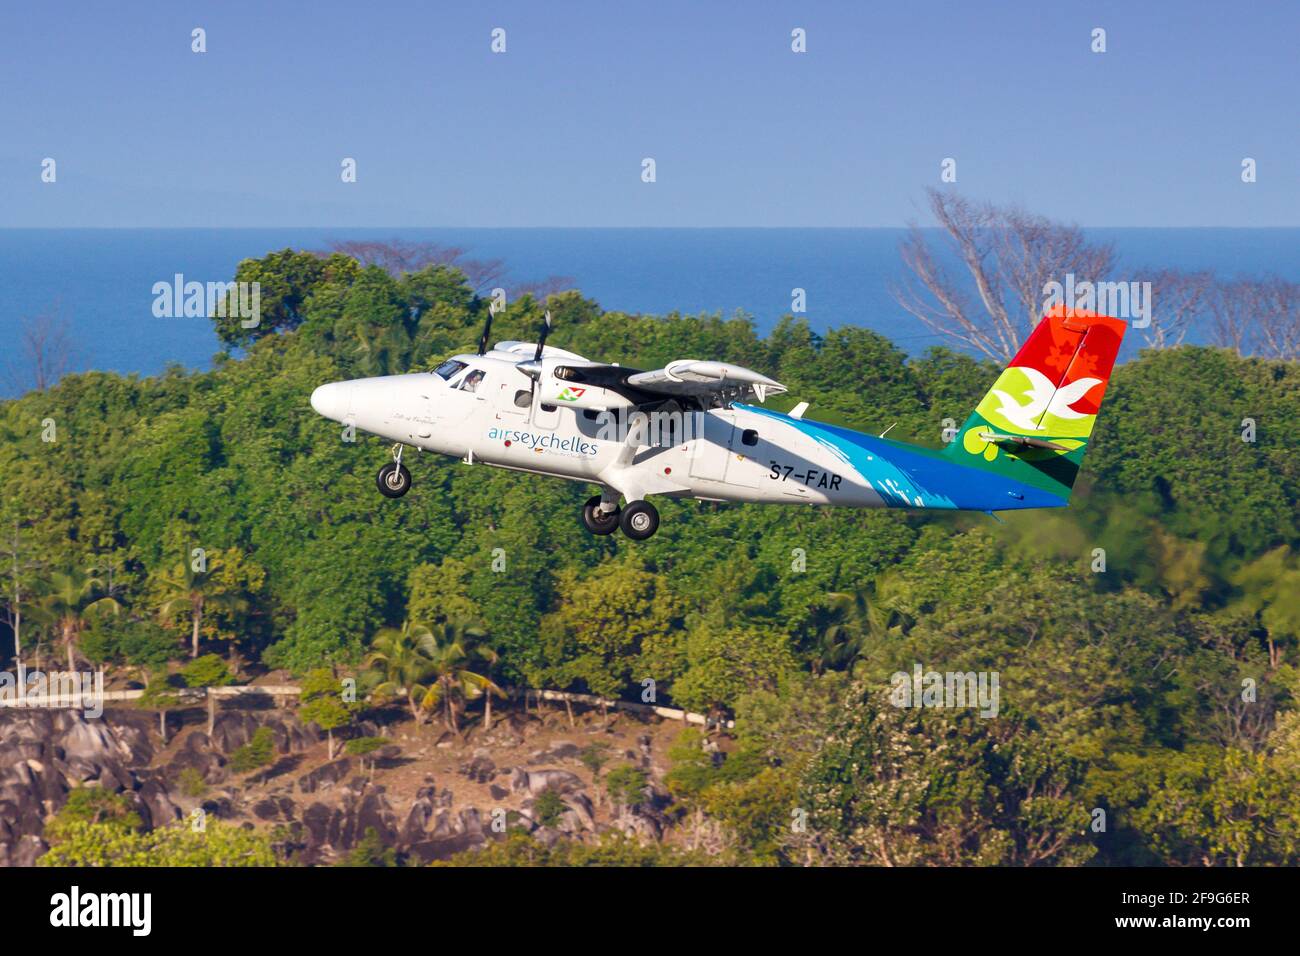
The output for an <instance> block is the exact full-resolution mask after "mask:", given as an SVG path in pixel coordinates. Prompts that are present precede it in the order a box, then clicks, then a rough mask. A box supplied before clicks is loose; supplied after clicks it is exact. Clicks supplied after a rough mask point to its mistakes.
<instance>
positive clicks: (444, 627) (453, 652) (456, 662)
mask: <svg viewBox="0 0 1300 956" xmlns="http://www.w3.org/2000/svg"><path fill="white" fill-rule="evenodd" d="M480 634H481V632H480V631H478V630H476V629H475V628H473V627H470V626H468V625H466V624H464V623H462V622H459V621H449V622H446V623H444V624H440V625H438V632H437V633H436V634H435V633H434V631H432V630H430V629H429V628H428V627H427V626H426V625H424V624H413V623H411V622H410V621H406V622H404V623H403V624H402V626H401V627H400V628H393V627H386V628H384V629H383V630H381V631H379V632H378V633H377V634H376V635H375V639H374V641H372V642H371V648H372V650H371V652H370V654H369V655H368V656H367V657H366V667H367V668H369V669H371V670H374V671H376V672H378V673H379V675H380V676H381V677H382V683H380V684H379V685H378V686H376V687H375V688H374V693H375V694H378V695H380V696H385V695H387V694H393V695H396V696H405V697H406V700H407V706H408V707H410V710H411V716H412V717H413V718H414V719H415V720H416V722H417V723H418V722H420V721H421V720H423V717H424V714H425V713H427V712H429V711H432V710H434V709H435V708H437V707H438V706H439V705H441V706H442V708H443V719H444V720H445V721H446V723H447V727H448V729H450V730H451V731H453V732H454V733H460V725H459V722H458V721H457V720H456V698H457V697H458V696H459V697H462V698H464V699H465V700H474V699H476V698H477V697H479V696H480V695H482V694H489V695H492V694H495V695H496V696H498V697H503V696H505V692H504V691H503V690H501V688H500V687H498V686H497V685H496V684H495V683H493V682H492V681H491V680H489V679H488V678H486V677H484V676H482V675H481V674H476V673H474V672H473V671H471V670H470V669H469V668H468V666H466V662H467V661H468V657H469V655H468V654H467V653H466V651H465V647H466V645H467V644H468V643H469V641H470V640H472V639H473V638H474V637H477V636H479V635H480Z"/></svg>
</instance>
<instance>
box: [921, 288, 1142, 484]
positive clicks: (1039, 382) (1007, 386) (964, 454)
mask: <svg viewBox="0 0 1300 956" xmlns="http://www.w3.org/2000/svg"><path fill="white" fill-rule="evenodd" d="M1126 328H1127V326H1126V325H1125V324H1124V323H1123V322H1121V321H1120V320H1119V319H1113V318H1109V317H1107V316H1101V315H1096V314H1095V313H1092V312H1082V311H1079V310H1075V309H1066V308H1064V307H1063V306H1058V307H1057V308H1055V309H1053V310H1052V311H1050V312H1048V313H1047V315H1046V316H1045V317H1044V318H1043V321H1042V322H1040V323H1039V324H1038V327H1037V328H1036V329H1034V331H1033V333H1032V334H1030V336H1029V338H1028V339H1027V340H1026V341H1025V344H1024V345H1022V346H1021V347H1020V351H1019V352H1018V353H1016V357H1015V358H1014V359H1012V360H1011V364H1010V365H1008V366H1007V367H1006V368H1005V369H1003V371H1002V374H1001V375H1000V376H999V377H998V380H997V382H996V383H995V384H994V385H993V387H992V388H991V389H989V392H988V394H987V395H985V396H984V399H983V401H981V402H980V403H979V405H977V406H976V407H975V411H974V412H972V413H971V416H970V418H968V419H967V420H966V424H965V425H963V426H962V428H961V431H960V432H958V434H957V436H956V439H955V440H954V441H953V442H952V443H951V444H950V445H949V447H948V448H947V450H946V451H945V454H946V455H947V456H948V457H949V458H951V459H952V460H953V461H955V462H956V463H958V464H962V465H967V466H972V467H975V468H979V469H982V470H985V471H989V472H992V473H994V474H996V475H999V476H1002V477H1005V478H1009V479H1012V480H1014V481H1016V482H1019V483H1021V484H1024V485H1029V486H1031V487H1033V488H1036V489H1040V490H1042V491H1045V492H1048V493H1049V494H1052V495H1055V496H1057V497H1059V498H1060V499H1061V504H1065V503H1066V502H1067V501H1068V500H1069V497H1070V489H1071V488H1073V487H1074V479H1075V476H1076V475H1077V474H1078V473H1079V466H1080V464H1081V463H1082V462H1083V453H1084V452H1085V451H1086V450H1087V448H1088V437H1089V436H1090V435H1091V434H1092V426H1093V423H1094V422H1095V421H1096V420H1097V412H1098V410H1099V409H1100V408H1101V399H1102V396H1103V395H1105V393H1106V383H1107V382H1109V381H1110V373H1111V369H1112V368H1113V367H1114V365H1115V358H1116V356H1117V355H1118V354H1119V347H1120V343H1121V342H1122V341H1123V339H1124V331H1125V329H1126Z"/></svg>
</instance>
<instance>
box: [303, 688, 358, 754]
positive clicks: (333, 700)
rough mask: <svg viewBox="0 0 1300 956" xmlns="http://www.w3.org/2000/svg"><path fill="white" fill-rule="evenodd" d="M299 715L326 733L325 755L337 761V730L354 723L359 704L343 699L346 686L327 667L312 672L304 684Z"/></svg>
mask: <svg viewBox="0 0 1300 956" xmlns="http://www.w3.org/2000/svg"><path fill="white" fill-rule="evenodd" d="M298 699H299V701H300V702H301V704H300V706H299V708H298V714H299V716H300V717H301V718H302V719H303V720H307V721H311V722H312V723H314V724H315V725H316V726H317V727H319V728H320V729H321V730H323V731H325V734H326V740H327V744H326V754H327V756H328V758H329V759H330V760H333V759H334V731H335V730H337V729H338V728H340V727H346V726H347V725H348V724H350V723H352V719H353V718H354V717H355V716H356V713H357V711H358V710H359V709H360V705H359V704H357V703H356V702H355V701H348V700H345V699H344V692H343V685H342V683H341V682H340V681H339V679H338V678H337V677H335V676H334V672H333V671H331V670H330V669H329V668H328V667H318V668H316V669H315V670H312V671H309V672H308V673H307V676H306V677H304V678H303V680H302V685H301V696H300V697H299V698H298Z"/></svg>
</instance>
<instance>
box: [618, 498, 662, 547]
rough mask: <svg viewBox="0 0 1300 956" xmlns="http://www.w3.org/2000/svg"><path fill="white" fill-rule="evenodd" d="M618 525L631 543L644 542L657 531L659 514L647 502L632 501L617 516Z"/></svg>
mask: <svg viewBox="0 0 1300 956" xmlns="http://www.w3.org/2000/svg"><path fill="white" fill-rule="evenodd" d="M618 525H619V527H620V528H622V529H623V533H624V534H625V535H627V536H628V537H629V538H631V539H632V540H633V541H644V540H645V539H646V538H648V537H650V536H651V535H653V534H654V533H655V532H656V531H658V530H659V512H658V511H657V510H656V509H655V506H654V505H652V504H651V503H650V502H648V501H633V502H630V503H629V504H628V506H627V507H626V508H624V509H623V513H622V514H621V515H619V518H618Z"/></svg>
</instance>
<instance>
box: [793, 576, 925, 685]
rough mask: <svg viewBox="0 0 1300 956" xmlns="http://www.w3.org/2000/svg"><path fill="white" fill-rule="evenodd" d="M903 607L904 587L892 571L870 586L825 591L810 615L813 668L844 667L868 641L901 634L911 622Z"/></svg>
mask: <svg viewBox="0 0 1300 956" xmlns="http://www.w3.org/2000/svg"><path fill="white" fill-rule="evenodd" d="M907 606H908V605H907V600H906V586H905V585H904V584H903V582H902V581H901V579H900V578H898V577H897V576H895V575H892V574H882V575H880V576H879V577H877V578H876V580H875V582H874V583H873V584H871V585H870V586H865V587H864V586H859V587H855V588H853V589H852V590H850V591H831V592H828V593H827V594H826V596H825V597H824V598H823V599H822V602H821V603H820V604H819V605H818V607H817V608H816V609H815V611H814V616H813V629H814V633H815V635H816V636H815V638H814V660H813V670H814V671H817V670H820V669H823V668H824V669H826V670H839V669H841V668H845V667H848V666H850V665H852V664H853V663H854V662H856V661H857V660H858V659H860V658H861V657H863V656H865V655H866V653H867V651H868V650H869V647H870V644H871V643H876V642H879V641H881V640H884V639H885V638H888V637H901V636H902V635H903V634H904V633H905V632H906V630H907V628H908V627H909V626H910V624H911V622H912V618H911V615H910V614H909V613H908V610H907Z"/></svg>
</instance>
